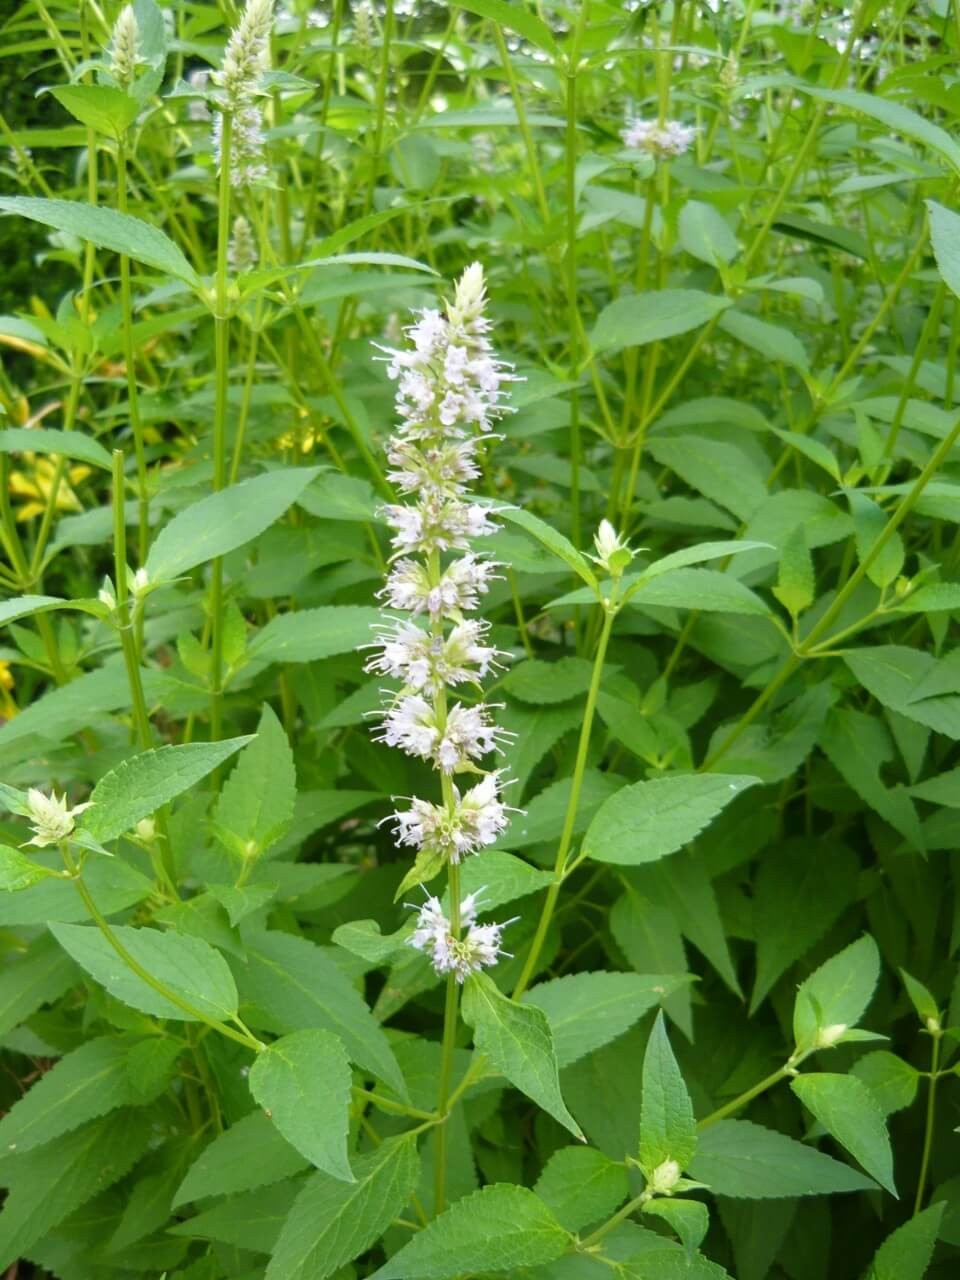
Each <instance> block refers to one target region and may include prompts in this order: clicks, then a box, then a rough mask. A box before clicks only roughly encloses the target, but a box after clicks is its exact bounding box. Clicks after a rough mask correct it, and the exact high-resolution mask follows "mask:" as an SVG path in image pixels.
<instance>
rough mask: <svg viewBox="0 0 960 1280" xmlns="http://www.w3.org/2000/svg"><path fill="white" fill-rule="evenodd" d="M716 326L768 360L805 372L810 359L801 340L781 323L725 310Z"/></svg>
mask: <svg viewBox="0 0 960 1280" xmlns="http://www.w3.org/2000/svg"><path fill="white" fill-rule="evenodd" d="M720 328H721V329H723V330H724V332H725V333H729V334H730V336H731V338H736V339H737V341H738V342H742V343H743V345H744V346H745V347H751V348H752V349H753V350H754V351H758V352H759V353H760V355H762V356H765V357H766V359H768V360H774V361H782V362H783V363H784V364H788V365H791V366H792V367H793V368H794V369H799V370H800V371H801V372H802V373H807V372H809V369H810V360H809V358H808V356H807V353H806V350H805V349H804V346H803V343H802V342H801V341H800V339H799V338H798V337H797V336H796V334H793V333H791V332H790V330H789V329H784V328H783V327H782V325H778V324H770V322H769V321H767V320H760V319H759V318H758V317H757V316H753V315H749V314H747V312H745V311H728V312H727V313H726V315H724V316H722V317H721V319H720Z"/></svg>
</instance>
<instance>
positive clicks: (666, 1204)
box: [643, 1196, 710, 1262]
mask: <svg viewBox="0 0 960 1280" xmlns="http://www.w3.org/2000/svg"><path fill="white" fill-rule="evenodd" d="M643 1212H644V1213H647V1214H650V1213H652V1214H653V1215H654V1217H657V1218H662V1219H663V1221H664V1222H665V1223H666V1224H667V1225H668V1226H669V1227H670V1228H671V1230H673V1231H675V1232H676V1234H677V1236H678V1237H679V1239H680V1243H681V1244H682V1245H683V1251H684V1253H685V1254H686V1255H687V1260H688V1261H690V1262H692V1261H693V1257H694V1254H695V1253H696V1251H697V1249H698V1248H699V1247H700V1245H701V1244H702V1242H703V1237H704V1236H705V1235H706V1234H707V1228H708V1227H709V1226H710V1215H709V1213H708V1212H707V1206H706V1205H705V1204H701V1202H700V1201H699V1200H676V1199H673V1200H668V1199H666V1198H665V1197H663V1196H658V1197H657V1198H656V1199H655V1200H650V1201H648V1203H647V1204H645V1205H644V1206H643Z"/></svg>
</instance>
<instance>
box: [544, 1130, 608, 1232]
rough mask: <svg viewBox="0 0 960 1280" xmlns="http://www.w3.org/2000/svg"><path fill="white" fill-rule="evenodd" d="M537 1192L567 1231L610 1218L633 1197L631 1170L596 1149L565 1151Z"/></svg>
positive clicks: (555, 1155) (552, 1161) (549, 1167)
mask: <svg viewBox="0 0 960 1280" xmlns="http://www.w3.org/2000/svg"><path fill="white" fill-rule="evenodd" d="M533 1189H534V1191H535V1192H536V1194H537V1195H538V1196H539V1197H540V1199H541V1200H542V1201H543V1202H544V1204H546V1206H547V1208H548V1209H550V1211H551V1212H552V1214H553V1216H554V1217H555V1218H556V1220H557V1222H559V1223H560V1225H561V1226H562V1227H565V1228H566V1229H567V1231H579V1230H580V1229H581V1227H586V1226H590V1225H591V1224H592V1223H594V1222H599V1221H600V1219H601V1218H607V1217H609V1216H610V1214H612V1213H613V1212H614V1210H615V1209H617V1208H618V1206H619V1205H621V1204H623V1202H624V1200H626V1198H627V1196H628V1195H629V1194H630V1183H629V1180H628V1178H627V1170H626V1167H625V1166H624V1165H623V1164H617V1163H616V1162H615V1161H613V1160H611V1159H610V1158H609V1157H608V1156H605V1155H604V1154H603V1152H602V1151H597V1150H595V1149H594V1148H593V1147H561V1148H560V1150H559V1151H555V1152H554V1153H553V1155H552V1156H551V1157H550V1159H549V1160H548V1161H547V1163H546V1165H545V1166H544V1169H543V1172H542V1173H541V1174H540V1177H539V1178H538V1179H537V1181H536V1184H535V1186H534V1188H533Z"/></svg>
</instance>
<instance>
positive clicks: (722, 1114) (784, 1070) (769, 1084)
mask: <svg viewBox="0 0 960 1280" xmlns="http://www.w3.org/2000/svg"><path fill="white" fill-rule="evenodd" d="M792 1067H793V1064H792V1063H791V1064H790V1066H785V1067H780V1068H778V1069H777V1070H776V1071H773V1072H771V1074H770V1075H768V1076H765V1077H764V1079H763V1080H761V1081H760V1083H759V1084H755V1085H754V1086H753V1088H752V1089H747V1090H746V1091H745V1092H744V1093H741V1094H739V1095H738V1096H737V1097H736V1098H734V1099H733V1101H732V1102H728V1103H726V1104H725V1105H724V1106H722V1107H718V1108H717V1110H716V1111H711V1112H710V1114H709V1115H708V1116H704V1118H703V1119H702V1120H698V1121H697V1128H698V1129H709V1127H710V1126H711V1125H712V1124H716V1123H717V1121H718V1120H725V1119H726V1117H727V1116H732V1115H733V1114H734V1112H735V1111H739V1110H740V1108H741V1107H745V1106H746V1105H747V1103H748V1102H752V1101H753V1100H754V1098H759V1097H760V1094H761V1093H766V1092H767V1090H768V1089H772V1088H773V1086H774V1085H776V1084H779V1083H780V1081H781V1080H786V1078H787V1077H788V1076H790V1075H793V1074H794V1072H793V1069H792Z"/></svg>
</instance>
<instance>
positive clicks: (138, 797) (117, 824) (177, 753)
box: [81, 737, 252, 842]
mask: <svg viewBox="0 0 960 1280" xmlns="http://www.w3.org/2000/svg"><path fill="white" fill-rule="evenodd" d="M250 741H252V739H251V738H250V737H246V738H227V739H226V740H225V741H223V742H187V743H184V744H183V745H182V746H177V747H158V748H157V749H156V750H153V751H143V752H141V754H140V755H136V756H131V757H130V759H129V760H124V761H123V763H122V764H119V765H117V767H116V769H111V770H110V772H109V773H105V774H104V776H103V777H102V778H101V779H100V781H99V782H98V783H97V785H96V786H95V787H94V789H93V792H92V793H91V796H90V801H91V807H90V808H89V809H88V810H87V811H86V813H85V814H84V816H83V819H82V821H81V826H82V828H83V830H84V831H87V832H89V834H90V835H92V836H93V837H94V839H96V840H100V841H101V842H102V841H106V840H115V839H116V838H117V836H121V835H123V833H124V832H125V831H130V830H132V829H133V828H134V827H135V826H136V825H137V823H138V822H139V821H140V820H141V818H148V817H150V815H151V814H153V813H156V811H157V810H158V809H160V808H162V806H163V805H165V804H167V803H168V802H169V801H171V800H173V799H174V798H175V797H176V796H178V795H181V794H182V793H183V792H184V791H187V790H189V788H190V787H192V786H195V785H196V783H198V782H199V781H200V780H201V779H202V778H205V777H206V776H207V774H208V773H212V772H213V770H214V769H216V768H217V766H218V765H220V764H222V763H223V762H224V760H228V759H229V758H230V756H232V755H234V754H235V753H236V752H237V751H239V750H240V748H241V747H244V746H246V744H247V743H248V742H250Z"/></svg>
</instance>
